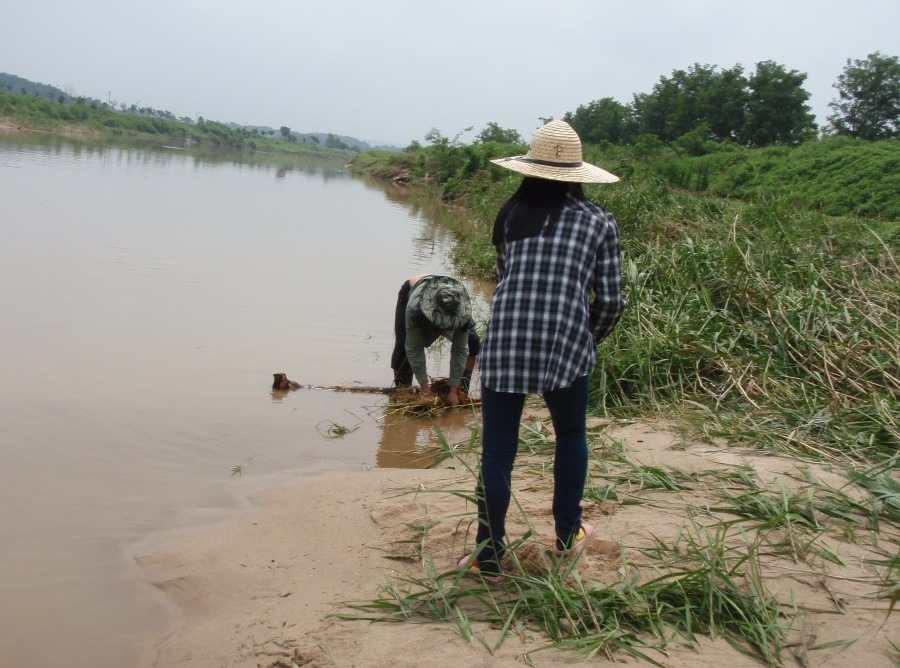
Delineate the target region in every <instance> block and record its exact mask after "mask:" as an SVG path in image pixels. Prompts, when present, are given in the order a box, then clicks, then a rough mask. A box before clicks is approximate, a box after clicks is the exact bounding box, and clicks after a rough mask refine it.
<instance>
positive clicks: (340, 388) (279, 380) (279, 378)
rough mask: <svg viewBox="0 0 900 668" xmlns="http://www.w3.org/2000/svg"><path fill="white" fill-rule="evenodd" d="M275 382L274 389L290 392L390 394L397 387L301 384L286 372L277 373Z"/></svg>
mask: <svg viewBox="0 0 900 668" xmlns="http://www.w3.org/2000/svg"><path fill="white" fill-rule="evenodd" d="M272 375H273V376H275V382H274V383H272V389H273V390H282V391H284V392H289V391H291V390H299V389H304V390H330V391H332V392H363V393H365V394H390V393H391V392H393V391H394V390H395V389H396V388H393V387H374V386H368V385H301V384H300V383H297V382H295V381H293V380H289V379H288V377H287V374H286V373H275V374H272Z"/></svg>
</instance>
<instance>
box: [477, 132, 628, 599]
mask: <svg viewBox="0 0 900 668" xmlns="http://www.w3.org/2000/svg"><path fill="white" fill-rule="evenodd" d="M493 162H494V163H496V164H498V165H500V166H501V167H505V168H506V169H511V170H513V171H516V172H520V173H522V174H524V175H525V178H524V179H523V181H522V184H521V186H520V187H519V189H518V190H517V191H516V193H515V194H514V195H513V196H512V198H510V200H509V201H508V202H507V203H506V204H504V205H503V207H502V208H501V209H500V212H499V213H498V214H497V219H496V220H495V222H494V230H493V238H492V241H493V243H494V246H495V247H496V250H497V279H498V282H497V288H496V290H495V291H494V296H493V300H492V302H491V314H490V321H489V324H488V329H487V333H486V335H485V340H484V344H483V347H482V352H481V359H480V368H481V382H482V390H481V402H482V404H481V405H482V414H483V420H484V427H483V433H482V455H481V475H480V478H479V481H478V490H477V494H478V499H479V500H478V519H479V524H478V532H477V535H476V542H477V548H476V550H475V552H473V553H471V554H467V555H466V556H465V557H463V558H462V559H461V560H460V561H459V568H460V569H468V570H469V571H470V572H475V571H477V572H480V573H481V575H482V576H483V577H484V578H485V579H486V580H488V581H490V582H499V581H500V576H501V568H500V561H501V559H502V557H503V553H504V549H505V541H506V527H505V525H506V513H507V510H508V508H509V503H510V496H511V478H512V468H513V462H514V460H515V457H516V452H517V450H518V445H519V425H520V420H521V417H522V410H523V407H524V404H525V397H526V395H527V394H530V393H537V394H542V395H543V397H544V401H545V402H546V404H547V407H548V409H549V410H550V416H551V418H552V420H553V430H554V432H555V434H556V456H555V460H554V470H553V476H554V491H553V519H554V523H555V529H556V553H557V554H558V555H564V554H571V553H573V552H575V551H577V550H580V549H582V548H583V547H584V546H585V545H586V544H587V543H588V541H590V540H591V539H592V538H593V537H594V533H595V531H594V527H592V526H591V525H589V524H585V523H582V521H581V497H582V495H583V493H584V484H585V478H586V476H587V458H588V452H587V402H588V389H589V383H588V378H589V376H590V373H591V371H592V370H593V368H594V365H595V364H596V362H597V348H596V346H597V344H598V343H599V342H600V341H602V340H603V339H604V338H605V337H606V336H607V335H608V334H609V333H610V332H611V331H612V329H613V328H614V327H615V325H616V323H617V322H618V321H619V318H621V316H622V313H623V311H624V310H625V305H626V302H625V300H624V299H622V295H621V285H622V280H621V264H620V248H619V228H618V225H617V224H616V220H615V218H614V217H613V215H612V214H611V213H609V212H607V211H605V210H604V209H603V208H601V207H600V206H597V205H596V204H594V203H593V202H591V201H590V200H588V199H587V198H586V197H585V196H584V192H583V191H582V187H581V184H582V183H613V182H615V181H618V180H619V179H618V177H617V176H615V175H613V174H610V173H609V172H607V171H605V170H603V169H600V168H599V167H596V166H594V165H591V164H589V163H586V162H583V161H582V152H581V140H580V139H579V138H578V135H577V134H576V132H575V131H574V130H573V129H572V128H571V127H570V126H569V125H568V124H567V123H565V122H563V121H551V122H549V123H547V124H546V125H544V126H543V127H541V128H540V129H538V131H537V132H536V133H535V134H534V137H533V138H532V142H531V147H530V149H529V151H528V153H527V154H526V155H524V156H516V157H511V158H503V159H500V160H494V161H493Z"/></svg>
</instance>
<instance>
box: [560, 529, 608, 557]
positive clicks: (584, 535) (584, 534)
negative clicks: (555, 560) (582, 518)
mask: <svg viewBox="0 0 900 668" xmlns="http://www.w3.org/2000/svg"><path fill="white" fill-rule="evenodd" d="M596 535H597V530H596V529H595V528H594V526H593V525H592V524H584V523H583V522H582V524H581V526H580V527H579V528H578V531H576V532H575V536H574V537H573V543H572V547H570V548H568V549H560V548H559V545H560V543H561V541H560V540H559V539H557V540H556V546H557V547H556V549H554V550H553V552H554V553H555V554H556V556H557V557H568V556H571V555H573V554H578V553H579V552H581V551H582V550H583V549H584V548H585V547H586V546H587V544H588V543H590V542H591V541H592V540H594V538H595V537H596Z"/></svg>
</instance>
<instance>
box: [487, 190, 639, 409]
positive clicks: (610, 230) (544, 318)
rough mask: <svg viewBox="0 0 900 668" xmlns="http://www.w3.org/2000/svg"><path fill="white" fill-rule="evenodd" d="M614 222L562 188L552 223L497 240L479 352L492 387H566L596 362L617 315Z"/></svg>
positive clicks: (617, 244) (619, 290)
mask: <svg viewBox="0 0 900 668" xmlns="http://www.w3.org/2000/svg"><path fill="white" fill-rule="evenodd" d="M620 255H621V250H620V242H619V226H618V224H617V223H616V219H615V218H614V217H613V215H612V214H611V213H609V212H608V211H606V210H605V209H603V208H602V207H600V206H598V205H596V204H594V203H593V202H590V201H588V200H586V199H581V198H578V197H575V196H573V195H569V197H568V199H567V201H566V203H565V205H564V206H563V209H562V213H561V215H560V219H559V221H558V222H557V224H556V226H555V228H554V229H553V230H552V231H551V232H550V233H547V232H546V229H545V230H544V231H542V232H541V233H540V234H538V235H536V236H533V237H526V238H524V239H518V240H516V241H511V242H503V243H500V244H499V245H498V246H497V280H498V282H497V287H496V289H495V291H494V296H493V299H492V301H491V314H490V321H489V323H488V328H487V333H486V335H485V340H484V345H483V348H482V351H481V356H480V358H479V368H480V372H481V378H482V381H483V382H484V384H485V385H486V386H487V387H489V388H490V389H492V390H494V391H496V392H519V393H541V392H543V391H546V390H553V389H559V388H564V387H568V386H569V385H571V384H572V382H574V381H575V380H576V379H578V378H580V377H581V376H584V375H587V374H589V373H590V372H591V371H592V370H593V368H594V366H595V364H596V363H597V343H599V342H600V341H602V340H603V339H604V338H605V337H606V336H607V335H608V334H609V333H610V332H611V331H612V330H613V328H614V327H615V325H616V323H617V322H618V321H619V319H620V318H621V317H622V313H623V312H624V310H625V306H626V302H625V300H624V299H623V298H622V270H621V260H620Z"/></svg>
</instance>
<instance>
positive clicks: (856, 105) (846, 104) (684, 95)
mask: <svg viewBox="0 0 900 668" xmlns="http://www.w3.org/2000/svg"><path fill="white" fill-rule="evenodd" d="M805 81H806V74H803V73H801V72H797V71H796V70H787V69H786V68H785V67H784V66H783V65H779V64H778V63H775V62H773V61H763V62H760V63H758V64H757V65H756V69H755V71H754V72H753V73H752V74H750V75H749V76H748V75H745V73H744V70H743V68H742V67H741V66H740V65H735V66H734V67H731V68H730V69H717V68H716V67H715V66H712V65H700V64H695V65H693V66H691V67H690V68H688V69H687V70H675V71H673V72H672V75H671V76H669V77H666V76H663V77H660V80H659V82H658V83H657V84H656V85H655V86H654V87H653V90H652V91H651V92H649V93H640V94H635V95H634V99H633V101H632V102H631V104H622V103H620V102H618V101H616V100H614V99H613V98H611V97H604V98H602V99H599V100H595V101H593V102H590V103H589V104H586V105H582V106H579V107H578V108H577V109H576V110H575V111H574V112H567V113H566V114H565V115H564V116H563V119H564V120H565V121H567V122H568V123H569V124H571V125H572V127H573V128H575V130H576V131H577V132H578V133H579V135H580V136H581V137H582V139H583V140H584V141H586V142H588V143H594V144H599V143H602V142H609V143H611V144H616V145H636V146H640V144H641V143H642V142H643V143H645V144H647V143H651V144H652V143H653V141H654V140H656V141H659V142H662V143H665V144H673V143H674V144H680V145H681V148H683V149H685V150H686V151H687V152H688V153H693V154H700V153H702V152H704V144H705V142H708V141H713V142H725V141H727V142H733V143H735V144H738V145H742V146H747V147H751V148H752V147H761V146H772V145H787V146H794V145H797V144H800V143H802V142H803V141H806V140H808V139H812V138H815V137H816V136H817V134H818V132H817V130H819V129H820V128H817V127H816V124H815V119H814V117H813V115H812V113H811V111H810V107H809V106H808V105H807V101H808V100H809V93H808V92H807V91H806V90H804V88H803V83H804V82H805ZM834 87H835V88H836V89H837V91H838V96H839V97H838V100H836V101H834V102H832V103H831V104H830V105H829V106H830V108H831V109H832V110H833V111H834V112H835V113H834V114H833V115H831V116H829V117H828V124H827V125H826V126H824V127H823V128H821V130H822V132H823V133H824V134H837V135H847V136H850V137H858V138H861V139H867V140H878V139H890V138H892V137H896V136H898V132H900V60H898V58H897V57H896V56H883V55H881V54H880V53H879V52H876V53H873V54H871V55H869V56H868V58H866V59H865V60H854V61H851V60H850V59H848V60H847V64H846V66H845V67H844V70H843V72H842V74H841V75H840V76H839V77H838V79H837V82H836V83H835V84H834ZM489 127H490V126H489ZM487 129H488V128H486V130H487Z"/></svg>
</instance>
